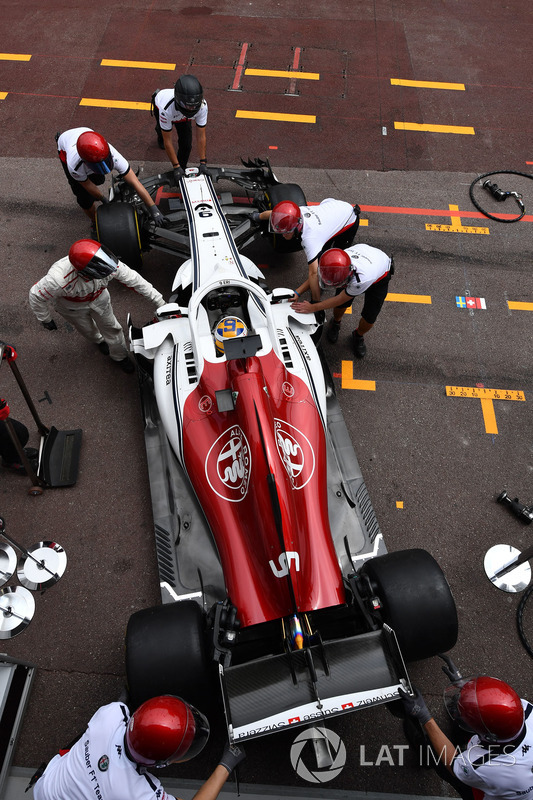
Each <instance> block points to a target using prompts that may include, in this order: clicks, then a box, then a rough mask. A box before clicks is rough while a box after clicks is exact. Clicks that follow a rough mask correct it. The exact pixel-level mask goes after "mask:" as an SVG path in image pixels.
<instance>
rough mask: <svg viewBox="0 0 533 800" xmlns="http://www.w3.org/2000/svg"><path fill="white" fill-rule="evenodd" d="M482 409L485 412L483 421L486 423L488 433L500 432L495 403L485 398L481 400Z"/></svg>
mask: <svg viewBox="0 0 533 800" xmlns="http://www.w3.org/2000/svg"><path fill="white" fill-rule="evenodd" d="M481 410H482V412H483V422H484V423H485V432H486V433H498V426H497V424H496V414H495V413H494V403H493V402H492V400H488V399H486V398H483V399H482V400H481Z"/></svg>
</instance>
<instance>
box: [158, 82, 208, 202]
mask: <svg viewBox="0 0 533 800" xmlns="http://www.w3.org/2000/svg"><path fill="white" fill-rule="evenodd" d="M152 114H153V116H154V117H155V120H156V124H155V130H156V133H157V143H158V145H159V147H160V148H161V150H165V152H166V154H167V156H168V159H169V161H170V163H171V164H172V166H173V167H174V180H175V182H176V186H177V185H178V182H179V179H180V178H181V177H183V175H184V172H185V170H186V168H187V164H188V162H189V156H190V155H191V150H192V123H193V121H194V122H195V123H196V142H197V145H198V155H199V160H200V172H201V173H205V170H206V164H207V156H206V154H207V137H206V130H205V128H206V125H207V102H206V101H205V99H204V91H203V89H202V85H201V83H200V81H199V80H198V78H196V77H195V76H194V75H182V76H181V77H180V78H179V79H178V80H177V81H176V85H175V86H174V88H173V89H158V90H157V91H156V92H154V94H153V95H152ZM172 126H174V127H175V128H176V131H177V134H178V152H177V154H176V150H175V149H174V144H173V142H172Z"/></svg>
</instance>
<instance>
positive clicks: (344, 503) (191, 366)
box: [126, 172, 457, 741]
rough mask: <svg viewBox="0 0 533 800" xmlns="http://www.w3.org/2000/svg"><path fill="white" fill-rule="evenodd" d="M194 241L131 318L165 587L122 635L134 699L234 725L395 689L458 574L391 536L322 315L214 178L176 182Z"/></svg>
mask: <svg viewBox="0 0 533 800" xmlns="http://www.w3.org/2000/svg"><path fill="white" fill-rule="evenodd" d="M180 184H181V185H180V191H181V195H182V201H183V204H184V207H185V210H186V213H187V218H188V230H189V236H190V251H191V258H190V259H189V260H188V261H186V262H185V263H184V264H183V265H182V266H181V268H180V269H179V270H178V272H177V274H176V277H175V281H174V287H173V291H174V295H173V298H172V302H169V303H168V304H167V305H166V306H163V307H162V308H160V309H159V310H158V312H157V320H158V321H156V322H155V323H153V324H149V325H147V326H146V327H143V328H142V329H141V328H136V327H134V326H133V325H132V324H131V323H130V341H131V347H132V350H133V352H134V354H135V358H136V361H137V365H138V372H139V376H140V386H141V395H142V405H143V413H144V423H145V440H146V452H147V458H148V468H149V475H150V484H151V490H152V503H153V511H154V521H155V537H156V547H157V555H158V563H159V574H160V582H161V593H162V600H163V604H162V605H161V606H157V607H155V608H150V609H145V610H143V611H140V612H137V613H136V614H134V615H133V616H132V617H131V619H130V621H129V624H128V629H127V634H126V665H127V675H128V683H129V689H130V696H131V702H132V705H133V706H136V705H138V704H139V703H140V702H142V701H144V700H145V699H147V697H149V696H154V695H157V694H161V693H172V694H178V695H181V696H183V697H185V698H186V699H188V700H190V701H191V702H193V703H195V704H196V705H198V707H199V708H200V709H201V710H204V709H205V706H206V702H207V700H206V698H207V697H208V696H209V695H210V696H211V697H212V698H215V697H216V696H217V695H218V696H221V697H222V700H223V703H224V712H225V717H226V723H227V729H228V735H229V738H230V740H231V741H241V740H246V739H249V738H252V737H256V736H260V735H263V734H266V733H270V732H273V731H276V730H279V729H285V728H287V727H289V726H297V725H302V724H306V723H309V721H311V720H312V721H314V722H315V723H316V721H317V719H320V718H324V717H326V716H328V717H329V716H334V715H337V714H343V713H346V712H350V711H354V710H356V709H357V708H360V707H362V706H365V707H366V706H369V705H374V704H378V703H387V702H391V701H394V700H395V699H397V698H398V689H399V687H400V686H404V687H408V686H409V678H408V674H407V671H406V667H405V662H406V661H410V660H415V659H420V658H426V657H429V656H433V655H436V654H438V653H440V652H443V651H446V650H448V649H449V648H451V647H453V645H454V644H455V641H456V638H457V614H456V609H455V604H454V601H453V598H452V595H451V593H450V589H449V586H448V583H447V581H446V579H445V577H444V575H443V573H442V571H441V569H440V567H439V566H438V564H437V563H436V561H435V560H434V559H433V558H432V556H431V555H430V554H429V553H427V552H426V551H424V550H407V551H400V552H393V553H387V552H386V548H385V545H384V542H383V537H382V533H381V531H380V528H379V525H378V522H377V520H376V517H375V514H374V511H373V508H372V504H371V501H370V498H369V496H368V493H367V490H366V487H365V483H364V481H363V478H362V475H361V470H360V468H359V464H358V462H357V458H356V456H355V453H354V450H353V447H352V445H351V443H350V439H349V435H348V431H347V428H346V425H345V423H344V420H343V416H342V413H341V411H340V407H339V404H338V401H337V399H336V396H335V390H334V386H333V381H332V379H331V376H330V373H329V370H328V367H327V365H326V363H325V361H324V358H323V355H322V353H321V352H320V349H319V348H317V346H316V345H315V341H314V339H316V336H315V334H316V332H317V329H318V324H317V322H316V320H315V317H314V315H308V314H307V315H304V314H298V313H296V312H294V311H293V310H292V309H291V305H290V302H289V300H290V298H291V297H292V295H293V292H292V291H291V290H289V289H283V288H277V289H274V290H273V291H271V292H270V291H269V290H267V288H266V284H265V282H264V280H263V276H262V275H261V273H260V271H259V269H258V268H257V267H256V266H255V265H254V264H253V263H252V262H251V261H250V260H249V259H248V258H246V257H245V256H243V255H241V254H240V253H239V252H238V250H237V247H236V244H235V241H234V239H233V237H232V235H231V230H230V227H229V225H228V223H227V220H226V218H225V215H224V213H223V211H222V209H221V206H220V202H219V199H218V198H217V194H216V190H215V187H214V184H213V182H212V181H211V179H210V177H209V176H205V175H198V174H194V172H193V173H192V174H191V173H189V176H188V177H186V178H184V179H182V180H181V182H180Z"/></svg>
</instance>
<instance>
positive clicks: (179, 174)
mask: <svg viewBox="0 0 533 800" xmlns="http://www.w3.org/2000/svg"><path fill="white" fill-rule="evenodd" d="M184 177H185V170H184V169H183V168H182V167H174V183H175V185H176V186H179V185H180V178H184Z"/></svg>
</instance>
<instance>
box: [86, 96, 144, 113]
mask: <svg viewBox="0 0 533 800" xmlns="http://www.w3.org/2000/svg"><path fill="white" fill-rule="evenodd" d="M150 105H151V104H150V103H130V102H127V101H125V100H98V99H96V98H94V97H82V98H81V100H80V106H91V107H94V108H132V109H134V110H135V111H150Z"/></svg>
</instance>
